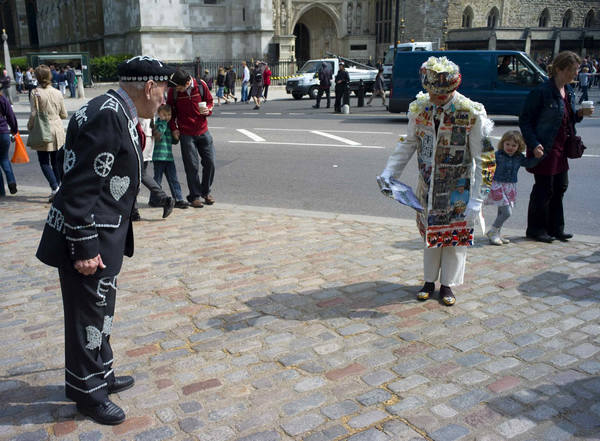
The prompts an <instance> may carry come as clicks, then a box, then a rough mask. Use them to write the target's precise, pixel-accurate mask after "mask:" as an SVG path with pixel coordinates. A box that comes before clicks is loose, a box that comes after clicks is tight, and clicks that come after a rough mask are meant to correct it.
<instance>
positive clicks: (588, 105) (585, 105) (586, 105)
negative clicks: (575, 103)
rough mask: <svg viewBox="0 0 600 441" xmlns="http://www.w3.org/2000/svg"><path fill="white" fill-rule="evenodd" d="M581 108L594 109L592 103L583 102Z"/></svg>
mask: <svg viewBox="0 0 600 441" xmlns="http://www.w3.org/2000/svg"><path fill="white" fill-rule="evenodd" d="M581 108H582V109H593V108H594V102H593V101H583V102H582V103H581Z"/></svg>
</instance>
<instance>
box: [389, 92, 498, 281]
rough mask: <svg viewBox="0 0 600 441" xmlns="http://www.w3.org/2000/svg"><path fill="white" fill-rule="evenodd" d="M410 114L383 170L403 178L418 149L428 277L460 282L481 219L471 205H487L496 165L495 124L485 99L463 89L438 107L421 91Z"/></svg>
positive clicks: (420, 220) (419, 215)
mask: <svg viewBox="0 0 600 441" xmlns="http://www.w3.org/2000/svg"><path fill="white" fill-rule="evenodd" d="M408 118H409V119H408V132H407V136H406V137H402V138H400V142H399V143H398V145H397V146H396V149H395V150H394V152H393V153H392V155H391V156H390V158H389V159H388V162H387V165H386V168H385V170H384V172H383V173H382V175H384V174H385V175H386V176H393V177H395V178H396V179H398V178H399V176H400V175H401V174H402V171H403V170H404V168H405V167H406V165H407V164H408V162H409V161H410V158H411V157H412V155H413V154H414V153H415V152H416V153H417V163H418V167H419V175H418V184H417V189H416V191H415V194H416V196H417V197H418V198H419V202H420V203H421V205H422V206H423V207H425V210H424V211H423V212H422V213H417V226H418V228H419V232H420V233H421V235H422V237H423V239H424V241H425V252H424V273H425V281H426V282H435V281H436V280H437V279H438V276H439V278H440V282H441V284H442V285H445V286H455V285H460V284H462V283H463V277H464V270H465V261H466V250H467V247H468V246H470V245H472V244H473V231H474V225H475V221H476V219H475V217H474V216H469V213H468V212H467V210H466V209H467V206H468V205H469V204H473V205H479V207H481V203H482V202H483V200H484V199H485V197H486V195H487V193H488V192H489V189H490V187H491V184H492V179H493V176H494V171H495V168H496V163H495V156H494V148H493V146H492V144H491V143H490V141H489V139H488V135H489V134H490V132H491V129H492V127H493V123H492V122H491V121H490V120H489V119H488V118H487V115H486V113H485V109H484V108H483V106H482V105H481V104H479V103H476V102H473V101H471V100H469V99H468V98H466V97H464V96H463V95H461V94H460V93H458V92H455V93H454V95H453V97H452V98H451V100H450V101H449V102H448V103H446V104H444V105H443V106H434V105H433V104H432V103H431V102H430V101H429V95H428V94H426V93H419V95H417V100H416V101H413V102H412V103H411V105H410V107H409V112H408ZM465 200H468V203H465Z"/></svg>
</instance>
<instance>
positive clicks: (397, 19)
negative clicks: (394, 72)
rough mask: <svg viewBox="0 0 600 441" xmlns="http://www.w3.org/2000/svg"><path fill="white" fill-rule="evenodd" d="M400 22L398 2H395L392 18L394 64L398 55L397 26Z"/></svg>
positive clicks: (397, 0)
mask: <svg viewBox="0 0 600 441" xmlns="http://www.w3.org/2000/svg"><path fill="white" fill-rule="evenodd" d="M399 22H400V0H396V14H395V18H394V64H395V63H396V54H397V53H398V26H399Z"/></svg>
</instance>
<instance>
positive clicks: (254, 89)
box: [250, 61, 266, 110]
mask: <svg viewBox="0 0 600 441" xmlns="http://www.w3.org/2000/svg"><path fill="white" fill-rule="evenodd" d="M265 67H266V64H265V63H263V62H262V61H257V62H256V63H254V69H253V70H252V73H251V74H250V84H251V87H250V97H251V98H252V99H253V100H254V110H258V109H260V99H261V98H262V93H263V72H264V70H265Z"/></svg>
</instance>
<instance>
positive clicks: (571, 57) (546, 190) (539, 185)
mask: <svg viewBox="0 0 600 441" xmlns="http://www.w3.org/2000/svg"><path fill="white" fill-rule="evenodd" d="M580 62H581V60H580V59H579V57H578V56H577V54H575V53H573V52H570V51H564V52H561V53H560V54H558V55H557V56H556V58H555V59H554V61H553V63H552V65H551V66H550V70H549V73H550V79H549V80H548V81H546V82H545V83H544V84H542V85H540V86H539V87H537V88H536V89H534V90H533V91H531V92H530V94H529V95H528V97H527V100H526V102H525V105H524V106H523V111H522V112H521V116H520V117H519V126H520V128H521V132H522V133H523V137H524V138H525V142H526V143H527V156H528V157H531V156H532V152H533V150H534V149H535V148H536V147H538V146H541V147H542V148H543V150H544V156H542V159H541V160H540V162H539V164H538V165H536V166H535V167H533V168H529V169H527V170H528V171H529V172H531V173H533V175H534V177H535V184H534V185H533V189H532V190H531V195H530V197H529V209H528V213H527V232H526V234H527V237H529V238H531V239H533V240H537V241H539V242H547V243H550V242H552V241H553V240H554V239H558V240H562V241H565V240H568V239H570V238H571V237H573V235H572V234H569V233H565V230H564V227H565V220H564V213H563V195H564V194H565V192H566V191H567V187H568V184H569V177H568V170H569V163H568V161H567V155H566V152H565V147H566V144H567V141H568V138H569V137H570V136H575V133H576V131H575V123H578V122H580V121H581V120H582V119H583V116H584V115H586V116H589V115H591V114H592V112H593V110H594V109H593V108H591V109H579V110H576V109H575V93H574V91H573V88H572V87H571V85H570V84H569V83H571V82H572V81H573V80H574V78H575V76H576V75H577V70H578V68H579V64H580Z"/></svg>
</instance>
